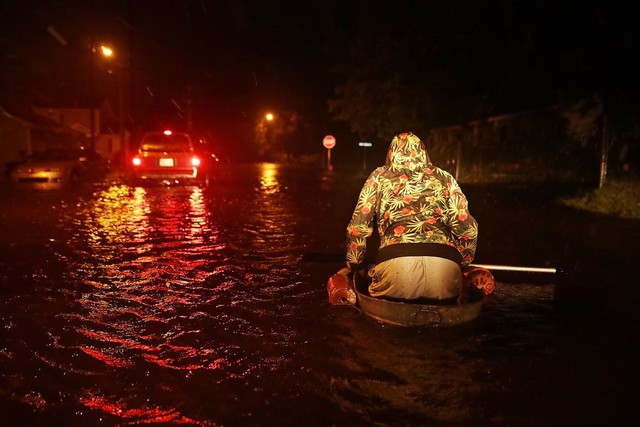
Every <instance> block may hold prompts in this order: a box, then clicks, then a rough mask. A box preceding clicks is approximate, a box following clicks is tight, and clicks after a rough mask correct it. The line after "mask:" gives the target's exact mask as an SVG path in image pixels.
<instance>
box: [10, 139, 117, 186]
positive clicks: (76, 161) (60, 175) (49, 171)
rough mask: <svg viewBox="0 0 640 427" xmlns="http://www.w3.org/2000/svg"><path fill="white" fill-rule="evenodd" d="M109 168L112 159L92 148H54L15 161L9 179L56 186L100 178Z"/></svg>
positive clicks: (24, 182) (16, 181)
mask: <svg viewBox="0 0 640 427" xmlns="http://www.w3.org/2000/svg"><path fill="white" fill-rule="evenodd" d="M108 171H109V162H108V161H107V160H106V159H105V158H104V157H102V156H101V155H100V154H98V153H97V152H95V151H93V150H89V149H51V150H45V151H40V152H36V153H34V154H32V155H31V156H29V157H27V158H26V159H25V160H24V162H21V163H19V164H17V165H14V166H13V167H12V169H11V172H10V179H11V182H13V183H14V184H16V185H21V186H29V187H33V188H39V189H56V188H63V187H74V186H77V185H79V184H82V183H85V182H95V181H99V180H101V179H103V178H104V177H105V176H106V174H107V172H108Z"/></svg>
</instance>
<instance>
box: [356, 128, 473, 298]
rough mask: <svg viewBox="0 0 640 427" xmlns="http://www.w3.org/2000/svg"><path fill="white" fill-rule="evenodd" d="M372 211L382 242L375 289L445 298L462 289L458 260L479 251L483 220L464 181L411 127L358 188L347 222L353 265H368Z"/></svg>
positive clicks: (379, 293)
mask: <svg viewBox="0 0 640 427" xmlns="http://www.w3.org/2000/svg"><path fill="white" fill-rule="evenodd" d="M374 217H375V218H376V220H377V224H378V233H379V235H380V248H379V251H378V256H377V264H376V266H375V267H374V268H373V269H371V270H370V271H369V275H370V276H371V278H372V283H371V285H370V286H369V292H370V293H371V295H372V296H386V297H392V298H402V299H413V298H434V299H446V298H452V297H455V296H456V295H457V294H458V293H459V292H460V285H461V281H462V276H461V271H460V266H466V265H468V264H469V263H470V262H471V261H472V260H473V257H474V255H475V249H476V245H477V236H478V234H477V232H478V228H477V222H476V221H475V219H474V218H473V217H472V216H471V214H470V213H469V210H468V206H467V199H466V197H465V196H464V194H463V193H462V190H461V189H460V186H459V185H458V183H457V182H456V181H455V179H454V178H453V177H452V176H451V175H450V174H449V173H447V172H446V171H444V170H442V169H439V168H437V167H435V166H434V165H433V164H432V163H431V162H430V159H429V156H428V154H427V151H426V149H425V148H424V145H423V143H422V142H421V141H420V139H419V138H418V137H417V136H415V135H413V134H411V133H404V134H400V135H397V136H396V137H394V139H393V141H392V142H391V145H390V147H389V151H388V153H387V159H386V164H385V166H383V167H379V168H377V169H376V170H374V171H373V172H372V173H371V175H370V176H369V178H368V179H367V181H366V183H365V184H364V186H363V188H362V190H361V192H360V196H359V198H358V202H357V204H356V208H355V210H354V213H353V216H352V218H351V221H350V223H349V225H348V227H347V239H348V246H347V263H348V265H349V266H350V267H351V268H352V270H361V269H362V268H364V267H365V266H364V265H363V262H364V258H365V252H366V245H367V242H366V239H367V237H369V236H370V235H371V234H372V231H373V230H372V228H371V226H372V223H373V219H374Z"/></svg>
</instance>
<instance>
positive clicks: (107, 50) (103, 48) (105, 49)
mask: <svg viewBox="0 0 640 427" xmlns="http://www.w3.org/2000/svg"><path fill="white" fill-rule="evenodd" d="M100 52H101V53H102V56H103V57H105V58H107V59H112V58H115V52H114V50H113V49H112V48H111V47H109V46H107V45H104V44H102V45H100ZM114 68H116V67H114ZM115 72H116V74H117V79H118V127H119V128H120V144H121V145H122V154H123V156H124V159H123V164H124V166H125V167H126V166H127V165H128V162H127V159H128V158H129V150H128V147H127V141H126V140H125V138H126V135H125V131H124V91H123V88H122V86H123V83H122V69H118V70H116V71H115Z"/></svg>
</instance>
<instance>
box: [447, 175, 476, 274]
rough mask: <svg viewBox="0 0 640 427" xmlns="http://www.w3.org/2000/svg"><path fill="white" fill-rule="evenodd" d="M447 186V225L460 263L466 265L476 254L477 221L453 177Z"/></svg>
mask: <svg viewBox="0 0 640 427" xmlns="http://www.w3.org/2000/svg"><path fill="white" fill-rule="evenodd" d="M448 188H449V199H448V204H449V206H448V217H449V227H450V229H451V235H452V238H453V240H454V243H455V245H456V247H457V248H458V251H460V254H461V255H462V265H463V266H467V265H469V264H470V263H471V262H472V261H473V258H474V257H475V254H476V247H477V246H478V222H477V221H476V220H475V218H474V217H473V216H471V213H470V212H469V205H468V201H467V198H466V196H465V195H464V193H463V192H462V189H461V188H460V186H459V185H458V183H457V182H456V180H455V179H454V178H453V177H451V179H450V181H449V183H448Z"/></svg>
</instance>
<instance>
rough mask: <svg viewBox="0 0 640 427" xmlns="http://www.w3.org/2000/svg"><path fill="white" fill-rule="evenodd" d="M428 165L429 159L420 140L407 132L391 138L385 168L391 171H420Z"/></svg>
mask: <svg viewBox="0 0 640 427" xmlns="http://www.w3.org/2000/svg"><path fill="white" fill-rule="evenodd" d="M430 163H431V159H430V158H429V154H428V153H427V150H426V148H425V147H424V144H423V143H422V141H420V138H418V137H417V136H415V135H414V134H412V133H411V132H408V133H401V134H399V135H396V136H395V137H394V138H393V140H392V141H391V145H389V151H387V160H386V162H385V166H386V167H387V168H389V169H391V170H393V171H422V170H423V169H424V168H425V167H427V165H429V164H430Z"/></svg>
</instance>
